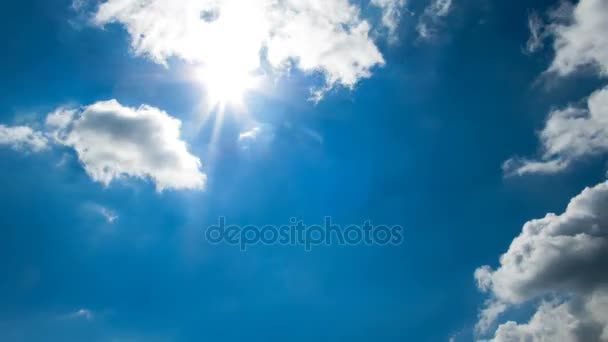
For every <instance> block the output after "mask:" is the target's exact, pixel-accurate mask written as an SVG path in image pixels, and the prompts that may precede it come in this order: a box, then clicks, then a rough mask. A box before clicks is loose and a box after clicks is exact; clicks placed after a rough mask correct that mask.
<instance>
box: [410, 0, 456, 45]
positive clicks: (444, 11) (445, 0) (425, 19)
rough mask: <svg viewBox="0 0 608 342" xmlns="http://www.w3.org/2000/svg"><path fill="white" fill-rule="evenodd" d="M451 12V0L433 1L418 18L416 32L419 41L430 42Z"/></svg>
mask: <svg viewBox="0 0 608 342" xmlns="http://www.w3.org/2000/svg"><path fill="white" fill-rule="evenodd" d="M451 10H452V0H433V1H432V2H431V3H430V4H429V5H428V6H427V7H426V8H425V9H424V12H423V13H422V15H420V18H419V19H418V25H416V31H418V35H419V36H420V38H421V39H424V40H430V39H433V38H435V37H436V36H437V31H438V29H439V26H441V25H442V24H443V20H444V18H445V17H447V16H448V14H450V11H451Z"/></svg>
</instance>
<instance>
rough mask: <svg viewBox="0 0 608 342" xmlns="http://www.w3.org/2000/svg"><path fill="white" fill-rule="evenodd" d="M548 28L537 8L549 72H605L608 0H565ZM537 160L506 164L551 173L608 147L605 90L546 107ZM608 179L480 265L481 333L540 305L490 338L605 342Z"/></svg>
mask: <svg viewBox="0 0 608 342" xmlns="http://www.w3.org/2000/svg"><path fill="white" fill-rule="evenodd" d="M548 17H549V18H550V19H551V20H552V22H551V23H548V24H545V23H543V22H542V21H541V20H540V18H539V17H538V16H537V15H535V14H533V15H531V16H530V18H529V26H530V30H531V34H532V36H531V37H530V40H529V41H528V44H527V51H528V52H534V51H536V50H538V49H540V48H542V46H543V44H544V40H545V39H547V38H553V39H554V42H553V48H554V49H555V57H554V59H553V61H552V63H551V65H550V67H549V69H548V71H549V72H552V73H555V74H557V75H558V76H564V75H568V74H570V73H573V72H574V71H576V70H579V69H581V68H582V67H585V66H593V67H595V70H596V71H597V75H598V76H600V77H602V76H605V75H606V72H607V70H608V38H607V37H608V36H607V35H606V34H605V33H606V32H607V31H608V2H606V1H603V0H581V1H579V2H578V4H576V5H572V4H569V3H567V2H564V3H562V5H561V6H560V7H559V8H558V9H556V10H553V11H551V12H550V13H549V15H548ZM539 135H540V141H541V144H542V152H541V155H540V157H539V158H538V159H532V160H530V159H522V158H513V159H510V160H508V161H507V162H505V164H504V170H505V172H506V173H507V174H509V175H522V174H529V173H541V174H547V173H555V172H558V171H561V170H564V169H565V168H567V167H569V166H570V165H572V164H573V162H575V161H577V160H580V159H583V158H586V157H590V156H595V155H599V154H605V153H606V152H608V87H606V88H603V89H600V90H597V91H596V92H594V93H593V94H591V95H590V96H589V98H588V99H587V102H586V106H575V105H570V106H567V107H566V108H562V109H559V110H554V111H553V112H551V113H550V115H549V117H548V119H547V121H546V122H545V126H544V127H543V129H542V130H541V132H540V134H539ZM607 207H608V183H601V184H598V185H596V186H594V187H592V188H587V189H585V190H584V191H582V192H581V193H580V194H579V195H578V196H576V197H574V198H573V199H572V200H571V201H570V204H569V205H568V207H567V208H566V210H565V211H564V212H563V213H562V214H560V215H555V214H548V215H547V216H545V217H544V218H541V219H537V220H531V221H529V222H527V223H526V224H525V225H524V227H523V230H522V232H521V233H520V234H519V236H517V237H516V238H515V239H514V240H513V241H512V243H511V245H510V247H509V249H508V250H507V252H506V253H505V254H503V255H502V256H501V258H500V264H499V266H498V267H497V268H496V269H492V268H491V267H490V266H483V267H480V268H478V269H477V270H476V271H475V278H476V280H477V284H478V287H479V289H480V290H482V291H484V292H487V293H488V294H489V299H488V300H487V302H486V304H485V307H484V309H483V310H482V311H481V312H480V317H479V321H478V324H477V331H478V332H480V333H486V332H487V331H488V330H489V329H490V328H491V327H492V326H494V323H495V322H496V321H497V318H498V317H499V316H500V315H501V314H503V313H504V312H505V311H507V310H509V309H510V308H512V307H513V306H517V305H522V304H525V303H530V302H534V301H540V305H538V306H537V307H536V311H535V313H534V314H533V315H532V317H531V318H530V320H529V321H528V322H527V323H516V322H512V321H510V322H506V323H503V324H500V325H499V326H498V328H497V329H496V330H495V331H494V333H493V336H492V338H491V339H489V340H486V341H491V342H511V341H512V342H515V341H531V342H541V341H565V342H605V341H608V211H607V210H606V208H607Z"/></svg>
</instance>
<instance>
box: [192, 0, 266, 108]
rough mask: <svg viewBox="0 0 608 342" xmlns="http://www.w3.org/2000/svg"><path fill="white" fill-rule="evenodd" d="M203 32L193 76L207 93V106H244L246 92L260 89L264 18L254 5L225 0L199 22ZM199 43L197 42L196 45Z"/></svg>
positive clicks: (258, 8)
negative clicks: (198, 59)
mask: <svg viewBox="0 0 608 342" xmlns="http://www.w3.org/2000/svg"><path fill="white" fill-rule="evenodd" d="M199 24H200V25H201V29H202V30H203V31H204V32H205V33H206V34H202V35H200V36H197V38H199V39H202V40H204V44H203V46H205V47H206V49H205V50H204V51H200V53H201V56H203V58H202V64H201V67H199V68H198V69H197V70H196V77H197V78H198V80H199V81H200V82H201V83H202V84H203V85H204V87H205V89H206V92H207V101H208V105H209V106H210V107H211V108H214V109H219V110H221V109H223V108H224V107H226V106H227V105H231V106H236V107H244V97H245V95H246V94H247V92H249V91H251V90H254V89H257V88H259V87H260V86H261V80H262V78H263V76H260V74H259V71H260V68H261V66H260V42H261V41H262V40H263V39H264V37H265V36H266V35H267V32H268V22H267V18H266V16H265V14H264V12H263V10H262V9H261V8H260V6H256V5H255V2H253V1H252V2H242V1H235V0H231V1H227V2H226V3H224V5H223V6H222V8H221V11H219V12H217V14H216V15H215V16H212V18H211V19H208V20H205V21H204V22H203V23H200V22H199ZM197 43H200V42H197Z"/></svg>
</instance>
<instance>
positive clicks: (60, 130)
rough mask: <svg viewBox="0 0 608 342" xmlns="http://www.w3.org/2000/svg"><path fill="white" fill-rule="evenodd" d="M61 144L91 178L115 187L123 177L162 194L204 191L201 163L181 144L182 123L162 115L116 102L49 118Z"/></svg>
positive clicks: (48, 122) (66, 111)
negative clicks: (150, 185) (150, 184)
mask: <svg viewBox="0 0 608 342" xmlns="http://www.w3.org/2000/svg"><path fill="white" fill-rule="evenodd" d="M47 126H49V128H51V130H52V131H53V133H54V137H55V141H56V142H57V143H59V144H62V145H64V146H68V147H71V148H73V149H74V150H75V151H76V153H77V154H78V158H79V160H80V162H81V163H82V165H83V166H84V168H85V170H86V172H87V174H89V176H90V177H91V178H92V179H93V180H95V181H98V182H101V183H103V184H106V185H108V184H110V183H111V182H112V181H113V180H115V179H117V178H120V177H121V176H129V177H137V178H146V179H151V180H152V181H153V182H154V183H155V184H156V188H157V190H158V191H162V190H164V189H201V188H202V187H203V186H204V184H205V179H206V177H205V175H204V174H203V173H201V171H200V167H201V163H200V160H199V159H198V158H197V157H196V156H194V155H192V154H190V152H188V148H187V146H186V143H185V142H184V141H183V140H181V138H180V126H181V122H180V121H179V120H178V119H175V118H173V117H171V116H170V115H169V114H167V113H165V112H163V111H162V110H160V109H157V108H154V107H150V106H145V105H144V106H141V107H139V108H130V107H125V106H122V105H121V104H120V103H118V102H117V101H116V100H110V101H103V102H97V103H94V104H92V105H90V106H87V107H84V108H82V109H80V110H65V109H59V110H57V111H55V112H54V113H52V114H50V115H49V116H48V117H47Z"/></svg>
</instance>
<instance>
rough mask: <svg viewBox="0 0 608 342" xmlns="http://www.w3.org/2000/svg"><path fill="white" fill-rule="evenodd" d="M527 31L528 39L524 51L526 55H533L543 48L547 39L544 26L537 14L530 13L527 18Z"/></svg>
mask: <svg viewBox="0 0 608 342" xmlns="http://www.w3.org/2000/svg"><path fill="white" fill-rule="evenodd" d="M528 29H529V30H530V38H528V41H527V42H526V50H525V51H526V52H527V53H535V52H536V51H538V50H540V49H542V48H543V47H544V46H545V44H544V39H545V38H546V37H547V31H546V30H545V29H546V27H545V24H544V23H543V21H542V19H541V18H540V16H539V15H538V13H536V12H532V13H531V14H530V15H529V16H528Z"/></svg>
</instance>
